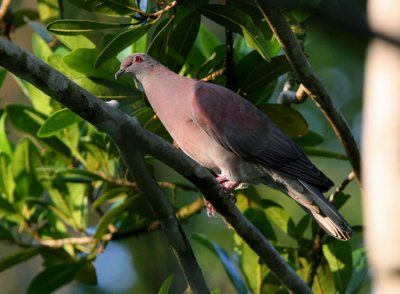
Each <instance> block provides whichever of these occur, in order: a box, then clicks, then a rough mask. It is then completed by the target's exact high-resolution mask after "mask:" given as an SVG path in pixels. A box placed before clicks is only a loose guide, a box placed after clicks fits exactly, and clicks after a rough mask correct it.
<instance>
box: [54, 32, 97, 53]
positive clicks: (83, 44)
mask: <svg viewBox="0 0 400 294" xmlns="http://www.w3.org/2000/svg"><path fill="white" fill-rule="evenodd" d="M57 39H58V40H59V41H60V42H61V43H63V44H64V45H65V46H66V47H67V48H68V49H70V50H75V49H82V48H87V49H95V48H96V45H95V44H94V43H93V42H92V41H91V40H89V39H88V38H86V37H84V36H65V35H58V36H57Z"/></svg>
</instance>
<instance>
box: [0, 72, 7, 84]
mask: <svg viewBox="0 0 400 294" xmlns="http://www.w3.org/2000/svg"><path fill="white" fill-rule="evenodd" d="M6 76H7V71H6V70H5V69H4V68H0V87H1V86H2V85H3V83H4V80H5V79H6Z"/></svg>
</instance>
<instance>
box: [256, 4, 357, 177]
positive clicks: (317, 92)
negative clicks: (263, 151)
mask: <svg viewBox="0 0 400 294" xmlns="http://www.w3.org/2000/svg"><path fill="white" fill-rule="evenodd" d="M278 2H279V1H276V0H257V3H258V5H259V8H260V10H261V12H262V13H263V14H264V16H265V19H266V20H267V22H268V24H269V26H270V27H271V29H272V31H273V32H274V34H275V36H276V37H277V39H278V40H279V42H280V44H281V46H282V48H283V50H284V51H285V54H286V57H287V59H288V61H289V63H290V64H291V66H292V69H293V71H294V72H295V74H296V76H297V78H298V80H299V82H300V83H301V84H303V86H304V87H305V89H306V90H307V92H308V94H309V96H310V97H311V98H312V99H313V100H314V101H315V103H316V104H317V106H318V107H319V108H320V109H321V111H322V112H323V114H324V115H325V117H326V118H327V120H328V121H329V123H330V124H331V126H332V128H333V130H334V131H335V133H336V136H337V137H338V138H339V140H340V141H341V143H342V145H343V146H344V149H345V150H346V153H347V155H348V157H349V161H350V163H351V165H352V167H353V170H354V172H355V174H356V176H357V178H358V179H359V180H360V179H361V177H360V171H361V167H360V161H361V159H360V151H359V149H358V144H357V142H356V140H355V139H354V137H353V134H352V132H351V130H350V127H349V126H348V124H347V122H346V119H345V118H344V116H343V114H342V113H341V112H340V111H339V110H338V109H337V107H336V106H335V105H334V103H333V101H332V99H331V98H330V96H329V94H328V93H327V91H326V90H325V88H324V86H323V85H322V83H321V81H320V80H319V79H318V77H317V76H316V74H315V73H314V71H313V69H312V67H311V65H310V63H309V62H308V60H307V58H306V57H305V55H304V53H303V51H302V50H301V47H300V45H299V43H298V42H297V40H296V37H295V36H294V34H293V32H292V30H291V29H290V27H289V25H288V23H287V21H286V19H285V17H284V16H283V14H282V13H281V12H280V11H279V8H280V7H279V4H278Z"/></svg>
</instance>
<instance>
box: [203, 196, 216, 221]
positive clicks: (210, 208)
mask: <svg viewBox="0 0 400 294" xmlns="http://www.w3.org/2000/svg"><path fill="white" fill-rule="evenodd" d="M203 200H204V205H205V206H206V209H207V216H208V217H210V218H216V217H217V210H216V209H215V208H214V206H212V204H211V203H210V202H209V201H208V200H207V199H206V198H203Z"/></svg>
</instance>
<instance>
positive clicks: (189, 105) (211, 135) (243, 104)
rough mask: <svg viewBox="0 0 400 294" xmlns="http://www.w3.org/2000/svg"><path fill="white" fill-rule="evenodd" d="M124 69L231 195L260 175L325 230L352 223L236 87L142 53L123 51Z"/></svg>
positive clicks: (298, 153) (300, 155)
mask: <svg viewBox="0 0 400 294" xmlns="http://www.w3.org/2000/svg"><path fill="white" fill-rule="evenodd" d="M123 74H130V75H132V76H133V78H136V79H137V80H138V81H139V82H140V84H141V85H142V87H143V90H144V92H145V94H146V97H147V99H148V101H149V103H150V105H151V106H152V108H153V110H154V111H155V113H156V114H157V116H158V118H159V119H160V121H161V122H162V124H163V125H164V126H165V128H166V130H167V131H168V132H169V134H170V135H171V137H172V138H173V139H174V141H175V143H176V144H177V145H178V146H179V148H181V150H182V151H183V152H184V153H186V154H187V155H188V156H190V157H191V158H192V159H194V160H195V161H196V162H198V163H199V164H200V165H202V166H204V167H205V168H207V169H209V170H210V171H212V172H213V173H214V174H215V175H216V179H217V180H218V182H219V183H220V185H221V186H222V188H223V189H224V190H225V191H226V192H227V193H228V195H230V193H231V191H232V190H234V189H241V188H245V187H247V186H248V185H256V184H259V183H262V184H265V185H268V186H270V187H272V188H274V189H277V190H279V191H281V192H283V193H284V194H286V195H288V196H290V197H291V198H292V199H294V200H295V201H296V202H297V203H298V204H300V206H301V207H302V208H303V209H304V210H305V211H306V212H308V213H309V214H310V215H311V216H312V218H314V220H315V221H316V222H317V223H318V224H319V226H320V227H321V228H322V229H324V230H325V231H326V232H327V233H328V234H329V235H331V236H333V237H334V238H336V239H339V240H343V241H346V240H349V239H350V238H351V235H352V229H351V227H350V225H349V224H348V223H347V221H346V220H345V219H344V218H343V217H342V216H341V215H340V214H339V212H338V211H337V210H336V209H335V207H334V206H333V205H332V204H331V203H330V202H329V201H328V200H327V199H326V198H325V197H324V195H323V194H322V193H323V192H326V191H328V190H329V189H330V188H331V187H332V186H333V182H332V181H331V180H330V179H329V178H328V177H327V176H326V175H325V174H324V173H322V172H321V171H320V170H319V169H318V168H317V167H315V165H314V164H313V163H311V161H310V160H309V159H308V158H307V156H306V154H305V153H304V152H303V151H302V150H301V149H300V147H298V146H297V145H296V144H295V143H294V142H293V141H292V139H290V137H289V136H287V135H286V134H285V133H284V132H283V131H282V130H281V129H280V128H279V127H278V126H277V125H276V124H275V123H274V122H273V121H272V120H271V119H270V118H268V117H267V116H266V115H265V114H264V113H263V112H261V111H260V110H259V109H258V108H257V107H255V106H254V105H253V104H251V103H250V102H249V101H247V100H246V99H244V98H243V97H241V96H240V95H238V94H237V93H235V92H233V91H231V90H229V89H227V88H225V87H222V86H219V85H216V84H213V83H208V82H204V81H199V80H195V79H191V78H187V77H184V76H181V75H179V74H176V73H174V72H173V71H171V70H170V69H168V68H167V67H165V66H163V65H162V64H161V63H160V62H158V61H157V60H155V59H153V58H152V57H151V56H150V55H148V54H146V53H135V54H132V55H130V56H128V57H126V58H125V59H124V60H123V62H122V63H121V66H120V69H119V70H118V71H117V72H116V73H115V78H116V79H117V78H119V77H120V76H121V75H123Z"/></svg>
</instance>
